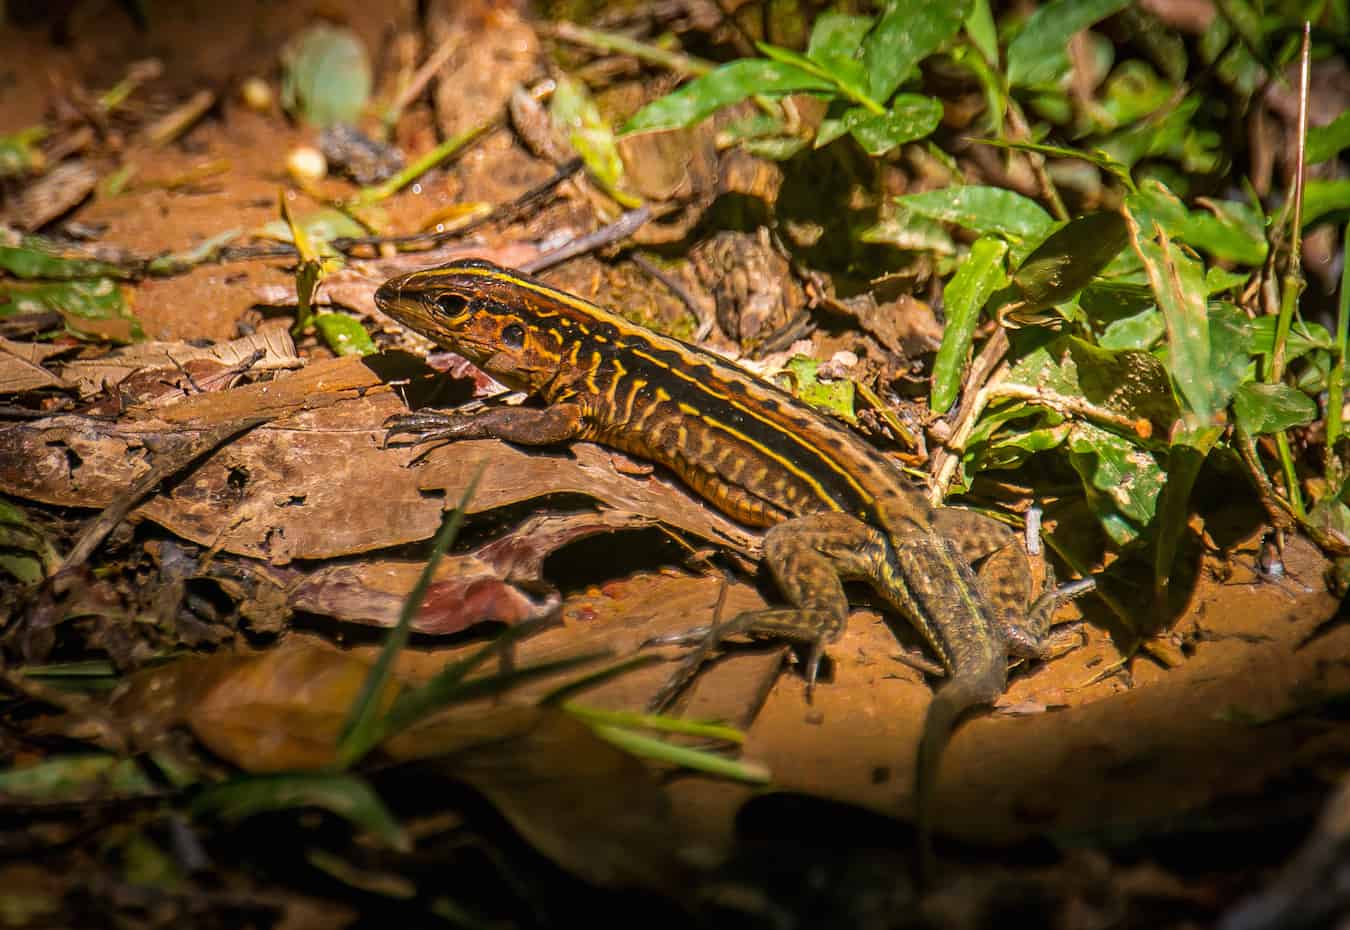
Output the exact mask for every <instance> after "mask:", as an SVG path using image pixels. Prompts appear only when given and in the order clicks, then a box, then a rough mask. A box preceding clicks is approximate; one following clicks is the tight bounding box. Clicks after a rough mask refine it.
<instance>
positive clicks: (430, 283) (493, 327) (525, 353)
mask: <svg viewBox="0 0 1350 930" xmlns="http://www.w3.org/2000/svg"><path fill="white" fill-rule="evenodd" d="M522 281H528V279H526V278H523V277H522V276H520V275H517V274H516V273H515V272H512V271H507V270H505V269H503V268H498V267H497V266H496V265H493V264H490V263H488V262H484V261H472V260H471V261H459V262H451V263H450V264H448V265H442V266H440V267H439V268H427V269H424V270H422V271H413V272H409V273H408V274H404V275H399V276H398V277H396V278H391V279H389V280H388V281H386V282H385V283H384V284H382V285H380V287H379V289H378V290H376V291H375V304H376V306H378V307H379V308H380V310H382V311H383V312H384V313H386V314H388V315H389V316H391V317H393V318H394V319H395V320H398V321H399V322H400V323H402V324H403V325H404V326H407V327H408V328H409V329H412V330H414V331H415V332H418V333H421V334H422V335H423V336H426V337H427V338H428V339H430V340H431V341H432V342H434V343H436V344H437V345H438V346H440V347H442V348H444V349H449V350H450V351H452V352H455V353H457V354H459V355H462V356H464V357H465V358H466V359H468V360H469V361H471V362H473V363H474V364H475V365H477V366H478V367H479V368H480V369H482V370H483V371H484V372H486V373H487V374H489V375H491V376H492V377H493V378H495V379H496V380H497V381H500V382H501V383H502V384H505V385H506V386H507V387H509V388H512V389H513V390H517V391H530V392H536V391H539V390H541V389H542V388H543V387H544V386H545V385H547V384H548V383H549V382H550V381H552V380H553V378H554V377H556V376H557V374H558V373H559V371H560V369H561V368H562V366H563V364H564V362H563V354H564V351H563V339H562V334H561V333H560V332H559V331H558V330H557V328H556V327H555V326H552V325H550V320H552V319H553V317H552V316H550V315H549V313H548V312H547V310H546V308H544V307H542V306H541V304H540V302H539V300H538V299H537V297H536V295H535V294H534V293H533V292H532V291H530V290H528V289H525V288H522V287H521V286H520V282H522Z"/></svg>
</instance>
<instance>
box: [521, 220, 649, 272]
mask: <svg viewBox="0 0 1350 930" xmlns="http://www.w3.org/2000/svg"><path fill="white" fill-rule="evenodd" d="M651 216H652V210H651V207H646V206H643V207H638V208H637V209H636V210H629V211H628V212H627V213H625V214H624V215H623V216H621V217H619V218H618V219H617V220H615V221H614V222H612V223H610V224H609V225H608V226H601V227H600V228H599V229H597V230H596V231H595V232H593V233H589V234H587V235H585V236H579V237H578V238H576V239H573V240H572V241H571V242H569V243H567V244H566V245H564V246H562V247H561V248H557V249H554V250H553V251H552V252H545V253H544V254H543V255H540V256H537V257H536V258H533V259H531V260H530V261H528V262H525V263H523V264H522V265H521V266H520V270H521V271H523V272H525V273H526V274H536V273H538V272H540V271H543V270H544V269H546V268H552V267H553V266H554V265H560V264H562V263H563V262H565V261H567V260H568V259H570V258H575V257H576V256H578V255H584V254H585V253H587V252H593V251H595V250H596V249H600V248H604V247H605V246H607V245H610V244H612V243H615V242H619V241H621V240H623V239H627V238H628V237H629V236H631V235H632V234H633V233H635V232H636V231H637V230H638V228H639V227H640V226H642V224H643V223H645V222H647V220H649V219H651Z"/></svg>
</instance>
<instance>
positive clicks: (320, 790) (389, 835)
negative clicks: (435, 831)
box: [192, 773, 412, 852]
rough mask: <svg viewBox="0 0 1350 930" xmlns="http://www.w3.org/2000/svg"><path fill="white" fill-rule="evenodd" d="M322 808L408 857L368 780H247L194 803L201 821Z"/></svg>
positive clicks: (309, 776) (290, 776)
mask: <svg viewBox="0 0 1350 930" xmlns="http://www.w3.org/2000/svg"><path fill="white" fill-rule="evenodd" d="M305 807H317V808H319V809H321V810H326V811H329V812H330V813H333V814H336V815H337V816H339V817H342V818H343V819H345V820H348V821H350V822H351V823H353V824H355V825H356V826H358V827H360V828H361V829H363V830H366V831H367V832H369V833H371V834H372V835H374V836H376V837H378V838H379V839H381V840H383V841H384V842H385V843H386V844H388V845H389V846H390V847H392V848H393V849H396V850H399V851H400V852H407V851H408V850H410V849H411V848H412V843H411V841H410V840H409V839H408V835H407V834H406V833H404V831H403V828H402V827H401V826H399V824H398V821H396V820H395V819H394V817H393V815H392V814H390V813H389V810H388V809H387V808H386V807H385V806H384V802H383V801H381V800H380V798H379V795H377V794H376V793H375V792H374V791H373V790H371V788H370V786H369V785H368V784H366V782H365V780H364V779H361V778H357V777H356V776H354V775H345V774H340V773H334V774H328V773H318V774H313V773H287V774H281V775H245V776H240V777H238V778H234V779H231V780H230V781H227V782H224V783H223V784H219V785H212V786H210V787H209V788H205V789H203V790H202V791H201V793H200V794H198V795H197V797H196V799H195V800H194V801H193V803H192V813H193V816H196V817H204V816H214V817H218V818H220V819H221V820H226V821H235V820H243V819H245V818H248V817H252V816H254V815H256V814H263V813H267V812H270V811H287V810H293V809H295V808H305Z"/></svg>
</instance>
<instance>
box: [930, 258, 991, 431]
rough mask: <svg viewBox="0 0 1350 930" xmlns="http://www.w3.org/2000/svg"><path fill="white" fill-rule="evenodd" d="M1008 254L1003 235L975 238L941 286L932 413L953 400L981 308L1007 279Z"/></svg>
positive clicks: (940, 412) (931, 398)
mask: <svg viewBox="0 0 1350 930" xmlns="http://www.w3.org/2000/svg"><path fill="white" fill-rule="evenodd" d="M1007 254H1008V244H1007V243H1006V242H1004V241H1003V240H1002V239H996V238H992V237H989V236H984V237H981V238H980V239H977V240H976V241H975V243H974V244H973V245H972V246H971V247H970V255H969V257H967V258H966V260H965V261H964V262H962V263H961V267H960V268H958V269H957V271H956V274H955V275H953V276H952V279H951V280H950V281H948V282H947V286H946V287H945V288H943V291H942V305H943V308H944V311H945V312H946V315H947V327H946V329H945V330H943V333H942V345H941V346H939V347H938V353H937V358H936V359H935V360H934V362H933V390H932V395H931V397H930V399H929V409H931V410H932V411H933V412H934V413H937V414H943V413H946V412H947V409H948V408H949V407H951V405H952V404H953V403H955V401H956V395H957V393H958V392H959V391H960V388H961V375H962V372H963V371H964V370H965V364H966V356H967V355H968V354H969V353H970V347H971V344H972V343H973V342H974V339H975V326H976V324H977V323H979V319H980V310H981V309H982V308H983V307H984V305H985V304H986V303H987V302H988V301H989V297H990V296H991V295H992V294H993V293H994V292H995V291H997V290H998V289H999V288H1001V287H1003V286H1004V285H1005V284H1006V283H1007V280H1008V279H1007V276H1006V275H1005V274H1004V271H1003V259H1004V257H1005V256H1006V255H1007Z"/></svg>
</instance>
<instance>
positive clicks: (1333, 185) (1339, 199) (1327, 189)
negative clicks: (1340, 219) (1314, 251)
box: [1303, 178, 1350, 227]
mask: <svg viewBox="0 0 1350 930" xmlns="http://www.w3.org/2000/svg"><path fill="white" fill-rule="evenodd" d="M1344 210H1350V179H1346V178H1340V179H1337V180H1334V181H1324V180H1322V179H1320V178H1314V179H1312V180H1310V181H1309V182H1308V183H1307V186H1306V187H1304V189H1303V225H1304V227H1308V226H1311V225H1312V224H1313V223H1315V222H1317V221H1318V220H1320V219H1322V218H1323V217H1324V216H1327V215H1328V214H1331V213H1340V212H1341V211H1344Z"/></svg>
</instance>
